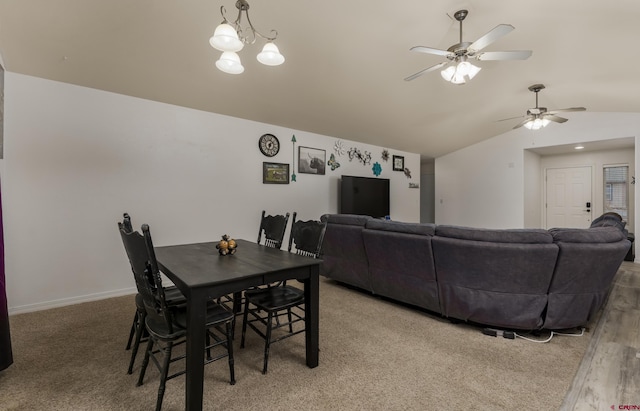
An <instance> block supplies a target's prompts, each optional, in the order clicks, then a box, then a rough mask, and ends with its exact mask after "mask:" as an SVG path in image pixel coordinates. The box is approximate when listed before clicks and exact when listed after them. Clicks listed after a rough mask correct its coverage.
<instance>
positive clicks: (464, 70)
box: [405, 10, 531, 84]
mask: <svg viewBox="0 0 640 411" xmlns="http://www.w3.org/2000/svg"><path fill="white" fill-rule="evenodd" d="M468 14H469V12H468V11H467V10H458V11H457V12H455V14H454V15H453V17H454V18H455V19H456V20H457V21H458V22H460V42H459V43H458V44H454V45H453V46H451V47H449V48H448V49H447V50H440V49H436V48H433V47H424V46H415V47H412V48H411V51H416V52H419V53H427V54H435V55H438V56H443V57H446V58H447V60H448V61H445V62H442V63H438V64H436V65H434V66H431V67H428V68H426V69H423V70H421V71H419V72H417V73H415V74H412V75H410V76H409V77H407V78H405V81H411V80H413V79H415V78H418V77H420V76H421V75H423V74H424V73H428V72H430V71H435V70H438V69H440V68H442V67H445V68H444V69H443V70H442V71H441V72H440V75H441V76H442V78H443V79H445V80H446V81H448V82H451V83H453V84H465V83H466V82H467V81H468V80H471V79H472V78H473V77H474V76H475V75H476V74H478V72H479V71H480V70H481V68H480V67H477V66H475V65H473V64H471V63H470V62H469V59H476V60H526V59H528V58H529V56H531V51H530V50H520V51H489V52H483V51H482V49H484V48H485V47H487V46H488V45H490V44H491V43H493V42H494V41H496V40H498V39H499V38H500V37H502V36H504V35H506V34H508V33H510V32H511V31H512V30H513V29H514V27H513V26H512V25H510V24H499V25H498V26H496V27H495V28H494V29H493V30H491V31H489V32H488V33H486V34H485V35H484V36H482V37H480V38H479V39H478V40H476V41H474V42H473V43H470V42H464V41H462V21H463V20H464V19H465V18H466V17H467V15H468Z"/></svg>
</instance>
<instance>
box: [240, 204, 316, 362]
mask: <svg viewBox="0 0 640 411" xmlns="http://www.w3.org/2000/svg"><path fill="white" fill-rule="evenodd" d="M326 228H327V225H326V222H321V221H315V220H309V221H296V213H295V212H294V213H293V221H292V224H291V233H290V236H289V247H288V250H289V252H292V248H293V249H294V251H293V252H295V253H296V254H299V255H303V256H307V257H310V258H318V256H319V255H320V251H321V249H322V241H323V239H324V233H325V231H326ZM245 300H246V301H245V304H244V313H243V321H242V339H241V342H240V348H244V345H245V339H246V331H247V327H249V328H251V329H252V330H254V331H255V332H256V333H257V334H258V335H259V336H260V337H262V338H263V339H264V340H265V346H264V363H263V368H262V373H263V374H266V373H267V367H268V364H269V350H270V347H271V344H273V343H275V342H278V341H281V340H284V339H286V338H289V337H292V336H294V335H297V334H300V333H302V332H304V331H305V328H306V327H305V326H302V327H301V328H299V327H296V328H295V329H294V324H296V323H298V322H302V323H303V325H304V321H305V316H304V307H303V306H304V290H302V289H300V288H298V287H293V286H291V285H287V284H286V282H282V283H278V284H275V285H270V286H268V287H267V288H257V289H252V290H245ZM281 318H283V319H282V320H281ZM282 327H287V330H285V331H282V332H278V331H277V330H279V329H280V328H282ZM274 331H275V332H277V335H274Z"/></svg>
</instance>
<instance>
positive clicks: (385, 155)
mask: <svg viewBox="0 0 640 411" xmlns="http://www.w3.org/2000/svg"><path fill="white" fill-rule="evenodd" d="M382 160H384V161H389V150H387V149H386V148H385V149H384V150H382Z"/></svg>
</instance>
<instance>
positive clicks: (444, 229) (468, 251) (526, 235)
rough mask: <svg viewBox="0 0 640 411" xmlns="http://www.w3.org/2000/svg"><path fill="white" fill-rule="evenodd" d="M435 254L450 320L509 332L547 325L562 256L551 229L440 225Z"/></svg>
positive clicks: (439, 279) (444, 310)
mask: <svg viewBox="0 0 640 411" xmlns="http://www.w3.org/2000/svg"><path fill="white" fill-rule="evenodd" d="M433 253H434V260H435V267H436V273H437V276H438V287H439V296H440V303H441V306H442V313H443V314H444V315H445V316H447V317H454V318H458V319H461V320H465V321H474V322H478V323H482V324H492V325H495V326H502V327H506V328H518V329H537V328H540V327H541V326H542V322H543V319H542V315H543V312H544V309H545V307H546V305H547V291H548V289H549V283H550V282H551V277H552V275H553V269H554V267H555V263H556V258H557V255H558V246H557V245H556V244H553V238H552V237H551V235H550V234H549V233H548V232H547V231H546V230H537V229H533V230H528V229H522V230H491V229H476V228H468V227H453V226H438V227H436V236H435V237H434V238H433Z"/></svg>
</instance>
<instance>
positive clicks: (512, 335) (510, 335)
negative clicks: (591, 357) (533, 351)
mask: <svg viewBox="0 0 640 411" xmlns="http://www.w3.org/2000/svg"><path fill="white" fill-rule="evenodd" d="M578 329H579V330H580V332H579V333H561V332H557V331H549V337H547V338H545V339H541V340H540V339H535V338H530V337H525V336H524V335H521V334H518V333H516V332H515V331H504V330H497V329H495V328H484V329H483V330H482V334H484V335H488V336H491V337H504V338H507V339H509V340H515V339H516V338H522V339H523V340H525V341H530V342H534V343H548V342H549V341H551V339H552V338H553V336H554V335H562V336H566V337H582V336H583V335H584V331H585V328H584V327H578Z"/></svg>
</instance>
